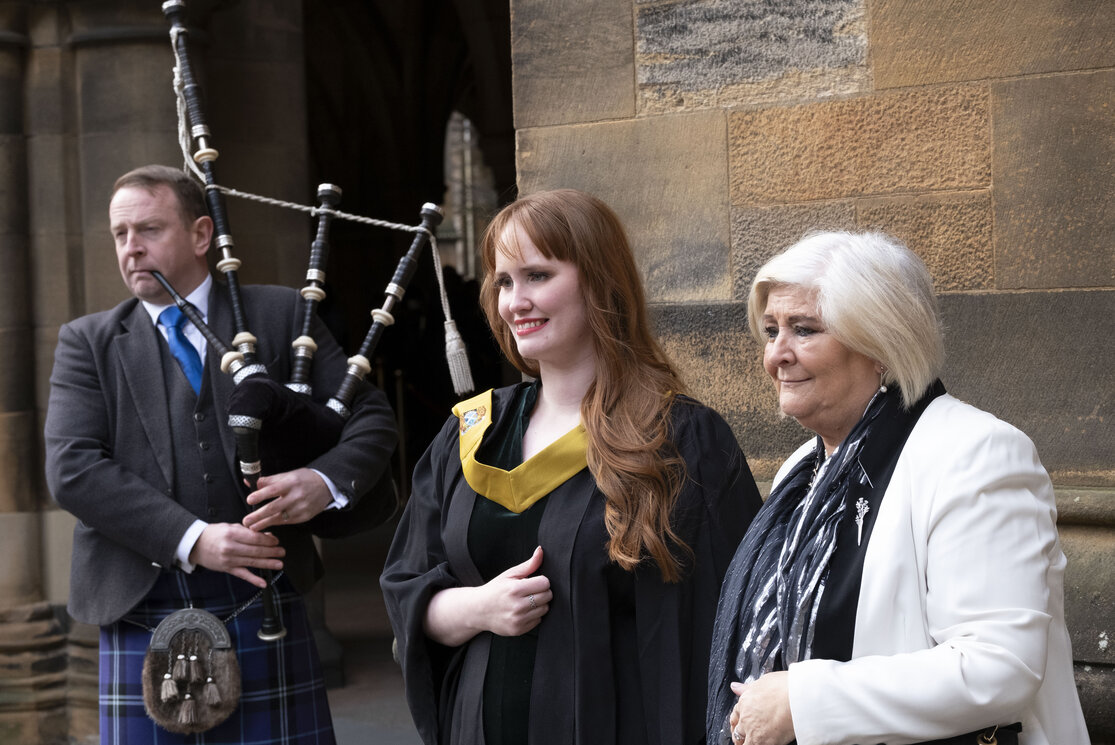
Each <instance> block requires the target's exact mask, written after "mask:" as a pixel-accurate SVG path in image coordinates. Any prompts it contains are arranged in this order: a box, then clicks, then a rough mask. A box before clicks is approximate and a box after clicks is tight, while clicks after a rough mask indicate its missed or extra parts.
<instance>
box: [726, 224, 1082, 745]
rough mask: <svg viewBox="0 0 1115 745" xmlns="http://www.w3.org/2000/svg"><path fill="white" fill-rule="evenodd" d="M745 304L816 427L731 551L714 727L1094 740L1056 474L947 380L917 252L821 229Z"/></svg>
mask: <svg viewBox="0 0 1115 745" xmlns="http://www.w3.org/2000/svg"><path fill="white" fill-rule="evenodd" d="M748 310H749V315H750V326H751V332H752V334H753V335H754V336H755V338H757V339H758V340H760V342H761V343H762V344H763V345H764V353H763V366H764V368H765V369H766V371H767V373H768V374H769V375H770V376H771V378H772V379H773V380H774V386H775V390H776V391H777V393H778V401H779V405H780V407H781V409H782V411H783V413H785V414H786V415H788V416H792V417H793V418H794V419H796V420H797V421H798V422H799V423H800V424H801V425H802V426H803V427H805V428H806V429H808V430H810V431H811V432H813V433H814V434H815V435H816V436H815V437H814V438H813V439H812V440H810V441H809V442H807V443H806V444H805V445H804V446H802V447H801V448H799V449H798V451H797V452H795V453H794V454H793V455H792V456H791V457H790V459H789V460H788V461H787V462H786V463H785V464H784V465H783V466H782V468H781V469H780V470H779V472H778V473H777V475H776V476H775V479H774V486H773V489H772V492H771V496H770V497H769V499H768V500H767V502H766V504H765V505H764V507H763V509H762V510H761V511H760V513H759V516H758V517H756V519H755V521H754V522H753V523H752V525H751V527H750V529H749V530H748V533H747V535H746V536H745V538H744V540H743V542H742V543H741V544H740V547H739V550H738V551H737V552H736V555H735V558H734V559H733V561H732V565H731V566H730V567H729V570H728V575H727V577H726V579H725V582H724V586H723V588H722V591H721V597H720V605H719V608H718V611H717V619H716V626H715V630H714V634H713V652H712V660H711V665H710V670H709V711H708V721H707V729H708V741H709V743H710V744H711V743H726V742H729V738H730V739H731V740H734V741H735V742H736V743H744V744H745V745H786V743H789V742H791V741H793V740H795V739H796V740H797V742H798V743H799V744H800V745H814V744H815V743H825V744H826V745H841V744H849V745H850V744H852V743H860V744H862V745H873V744H874V743H887V745H901V744H902V743H912V742H924V741H933V742H947V743H973V744H974V743H977V742H979V743H990V742H994V741H995V740H996V739H997V741H998V742H999V743H1004V744H1005V743H1015V742H1018V743H1024V744H1025V745H1067V744H1068V743H1073V744H1074V745H1080V744H1082V743H1087V742H1088V734H1087V731H1086V730H1085V726H1084V721H1083V717H1082V715H1081V711H1080V703H1079V700H1078V697H1077V692H1076V688H1075V685H1074V682H1073V671H1072V652H1071V649H1070V646H1069V636H1068V633H1067V631H1066V629H1065V619H1064V605H1063V592H1062V589H1063V577H1064V569H1065V556H1064V554H1063V553H1062V551H1061V546H1060V543H1059V541H1058V538H1057V527H1056V509H1055V506H1054V500H1053V489H1052V486H1051V484H1050V481H1049V477H1048V475H1047V474H1046V472H1045V469H1044V468H1042V465H1041V463H1040V462H1039V461H1038V457H1037V453H1036V452H1035V450H1034V446H1033V443H1031V441H1030V440H1029V439H1028V438H1027V437H1026V435H1024V434H1023V433H1022V432H1020V431H1018V430H1017V429H1015V428H1014V427H1012V426H1010V425H1009V424H1006V423H1005V422H1002V421H1000V420H998V419H996V418H995V417H993V416H992V415H990V414H988V413H986V412H983V411H980V410H978V409H976V408H974V407H972V406H969V405H967V404H965V403H962V402H960V401H958V400H957V399H955V398H953V397H952V396H950V395H948V394H947V393H945V389H944V386H943V385H942V384H941V382H940V381H939V380H938V379H937V376H938V374H939V373H940V370H941V367H942V359H943V344H942V337H941V332H940V328H939V322H938V318H937V310H936V302H935V299H934V294H933V288H932V282H931V280H930V277H929V273H928V272H927V271H926V269H925V266H924V265H923V264H922V262H921V261H920V260H919V259H918V257H917V256H916V255H915V254H913V253H912V252H911V251H910V250H908V249H907V248H905V247H904V246H902V245H899V244H898V243H896V242H895V241H894V240H893V239H890V238H888V237H886V236H884V235H880V234H848V233H824V234H818V235H812V236H810V237H807V238H805V239H804V240H802V241H801V242H799V243H797V244H796V245H794V246H792V247H791V248H789V249H788V250H786V251H785V252H784V253H782V254H781V255H779V256H777V257H775V258H774V259H772V260H771V261H770V262H768V263H767V264H766V266H764V267H763V268H762V269H761V270H760V271H759V273H758V276H757V277H756V278H755V281H754V283H753V284H752V287H751V294H750V297H749V299H748ZM1019 725H1020V733H1019ZM965 733H967V734H965ZM980 737H982V738H984V739H977V738H980Z"/></svg>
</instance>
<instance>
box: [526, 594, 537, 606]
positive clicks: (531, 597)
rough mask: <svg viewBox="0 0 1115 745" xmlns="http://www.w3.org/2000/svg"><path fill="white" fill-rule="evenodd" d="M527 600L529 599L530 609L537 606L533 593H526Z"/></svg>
mask: <svg viewBox="0 0 1115 745" xmlns="http://www.w3.org/2000/svg"><path fill="white" fill-rule="evenodd" d="M527 600H528V601H530V607H531V610H533V609H535V608H537V607H538V603H536V602H534V596H533V595H527Z"/></svg>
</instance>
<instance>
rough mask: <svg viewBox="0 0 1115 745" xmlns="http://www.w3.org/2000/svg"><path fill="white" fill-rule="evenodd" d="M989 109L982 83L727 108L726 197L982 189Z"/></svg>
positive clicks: (986, 175)
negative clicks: (745, 108) (730, 110)
mask: <svg viewBox="0 0 1115 745" xmlns="http://www.w3.org/2000/svg"><path fill="white" fill-rule="evenodd" d="M989 117H990V106H989V93H988V89H987V88H986V87H985V86H960V87H954V88H935V89H929V90H913V91H905V92H902V93H895V94H888V95H881V96H870V97H864V98H855V99H848V100H843V101H831V102H824V103H811V104H802V105H798V106H784V107H773V108H767V109H757V110H748V111H736V112H733V113H732V114H731V116H730V117H729V120H728V147H729V158H730V169H731V175H730V179H731V187H732V204H733V205H737V206H750V205H764V204H786V203H793V202H805V201H813V200H820V199H841V198H848V197H859V196H873V195H885V194H895V193H902V192H924V191H951V190H958V189H972V188H986V187H988V186H990V181H991V157H990V155H991V154H990V149H989V145H988V140H989V126H990V118H989Z"/></svg>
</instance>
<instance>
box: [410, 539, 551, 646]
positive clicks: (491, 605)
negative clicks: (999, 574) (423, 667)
mask: <svg viewBox="0 0 1115 745" xmlns="http://www.w3.org/2000/svg"><path fill="white" fill-rule="evenodd" d="M541 566H542V547H541V546H539V547H538V548H536V549H535V550H534V553H533V554H532V555H531V557H530V558H529V559H527V560H526V561H524V562H523V563H522V564H516V565H515V566H513V567H511V568H510V569H508V570H506V571H505V572H503V573H502V574H500V575H499V576H498V577H495V578H494V579H492V580H491V581H490V582H488V583H487V584H484V585H481V586H479V587H450V588H448V589H445V590H442V591H441V592H438V593H437V594H435V595H434V596H433V597H432V598H430V604H429V605H428V606H427V607H426V618H425V621H424V623H423V628H424V630H425V632H426V635H427V636H429V637H430V638H431V639H433V640H434V641H436V642H438V643H440V644H445V645H446V646H450V647H456V646H460V645H461V644H464V643H465V642H467V641H468V640H470V639H472V637H474V636H476V635H477V634H479V633H480V632H482V631H491V632H492V633H493V634H498V635H500V636H521V635H523V634H525V633H526V632H528V631H530V630H531V629H533V628H534V627H535V626H537V625H538V624H539V623H540V622H541V621H542V616H544V615H546V613H547V611H549V610H550V600H552V599H553V597H554V594H553V592H551V591H550V580H548V579H546V577H545V576H542V575H538V576H536V577H532V576H530V575H531V574H533V573H534V572H537V571H538V569H539V568H540V567H541Z"/></svg>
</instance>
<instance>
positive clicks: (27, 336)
mask: <svg viewBox="0 0 1115 745" xmlns="http://www.w3.org/2000/svg"><path fill="white" fill-rule="evenodd" d="M29 47H30V44H29V37H28V35H27V8H26V4H25V3H14V2H7V3H2V4H0V265H2V266H3V271H0V349H3V350H4V354H3V355H0V567H2V569H0V741H2V742H5V743H13V745H17V744H22V743H28V744H30V743H50V742H62V741H63V740H64V739H65V733H66V717H65V709H66V644H65V636H64V635H63V633H62V631H61V626H60V624H59V623H58V621H57V619H56V618H55V615H54V612H53V611H52V609H51V606H50V604H49V603H47V602H46V601H45V599H44V596H43V577H42V563H41V561H40V555H41V547H40V544H41V513H40V509H41V504H42V500H41V498H40V494H41V491H40V489H39V485H40V479H39V477H38V473H39V462H40V461H39V453H38V448H37V447H36V443H37V441H38V437H37V429H38V421H37V416H36V411H35V397H34V384H33V381H34V354H33V352H32V350H33V346H34V345H33V341H32V340H33V334H32V330H31V312H30V311H31V302H30V298H31V292H30V272H29V255H28V222H27V212H28V208H27V204H28V193H27V183H28V179H27V145H26V135H25V132H24V115H23V114H24V107H23V79H24V67H25V61H26V59H27V56H28V49H29Z"/></svg>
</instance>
